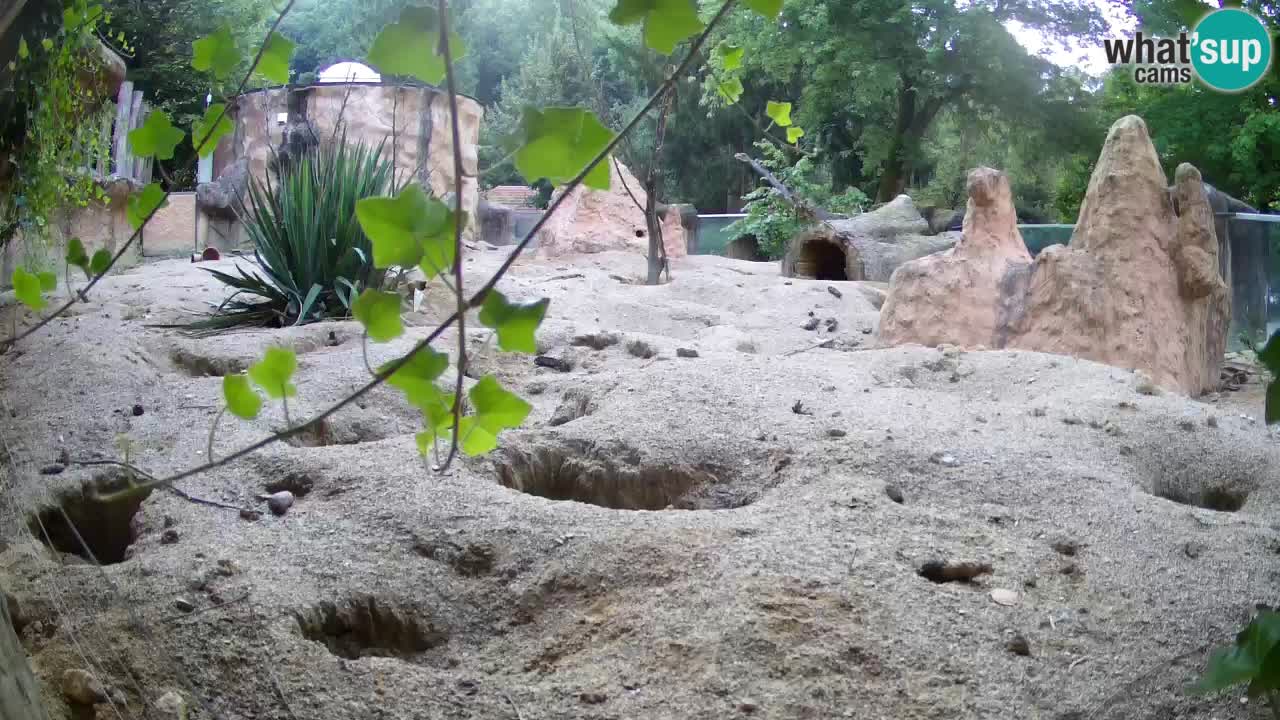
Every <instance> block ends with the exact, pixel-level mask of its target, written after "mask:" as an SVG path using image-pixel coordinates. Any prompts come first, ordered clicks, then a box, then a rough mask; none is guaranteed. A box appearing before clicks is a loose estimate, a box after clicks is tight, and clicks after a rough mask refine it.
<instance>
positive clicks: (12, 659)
mask: <svg viewBox="0 0 1280 720" xmlns="http://www.w3.org/2000/svg"><path fill="white" fill-rule="evenodd" d="M0 720H49V715H48V713H46V712H45V711H44V706H43V705H41V704H40V691H39V689H38V688H37V687H36V679H35V677H34V676H33V675H32V674H31V666H30V665H28V664H27V653H26V651H24V650H23V649H22V643H20V642H18V636H17V635H16V634H15V633H14V632H13V619H12V618H10V617H9V603H8V600H7V599H6V597H5V594H4V593H3V592H0Z"/></svg>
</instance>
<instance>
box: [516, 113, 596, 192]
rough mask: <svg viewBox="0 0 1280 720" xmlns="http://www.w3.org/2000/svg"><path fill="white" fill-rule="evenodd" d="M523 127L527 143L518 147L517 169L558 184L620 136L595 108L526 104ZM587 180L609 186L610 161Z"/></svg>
mask: <svg viewBox="0 0 1280 720" xmlns="http://www.w3.org/2000/svg"><path fill="white" fill-rule="evenodd" d="M520 130H521V133H522V135H523V138H522V139H523V140H524V144H523V145H521V146H520V148H519V149H518V150H516V156H515V165H516V170H519V171H520V174H521V175H523V176H524V178H525V180H528V181H529V182H530V183H534V182H537V181H538V180H539V179H541V178H546V179H547V180H549V181H550V182H551V183H552V184H554V185H562V184H564V183H566V182H568V181H570V180H572V179H573V178H574V177H575V176H576V175H577V174H578V173H579V172H581V171H582V169H583V168H584V167H586V166H587V164H588V163H590V162H591V161H592V160H594V159H595V157H596V155H599V154H600V152H601V151H603V150H604V149H605V148H606V147H608V145H609V143H610V142H612V141H613V139H614V137H616V136H617V133H615V132H613V131H612V130H610V129H609V128H607V127H605V126H604V125H603V124H601V122H600V120H599V119H598V118H597V117H596V116H595V114H594V113H592V112H591V111H589V110H586V109H583V108H569V107H563V108H561V107H552V108H545V109H543V110H535V109H533V108H526V109H525V111H524V116H523V117H522V118H521V119H520ZM583 183H584V184H585V185H586V186H587V187H590V188H595V189H596V190H608V189H609V163H607V162H602V163H599V164H597V165H596V166H595V168H594V169H592V170H591V172H589V173H587V176H586V178H584V179H583Z"/></svg>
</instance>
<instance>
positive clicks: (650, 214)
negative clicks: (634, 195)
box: [644, 173, 667, 285]
mask: <svg viewBox="0 0 1280 720" xmlns="http://www.w3.org/2000/svg"><path fill="white" fill-rule="evenodd" d="M644 192H645V199H644V224H645V229H646V230H647V231H648V233H649V256H648V261H649V272H648V274H647V276H646V277H645V283H646V284H648V285H657V284H658V283H660V282H662V271H663V270H665V269H666V267H667V247H666V245H663V244H662V223H661V222H659V220H658V201H657V196H658V184H657V183H656V182H654V173H649V176H648V178H647V179H646V180H645V184H644Z"/></svg>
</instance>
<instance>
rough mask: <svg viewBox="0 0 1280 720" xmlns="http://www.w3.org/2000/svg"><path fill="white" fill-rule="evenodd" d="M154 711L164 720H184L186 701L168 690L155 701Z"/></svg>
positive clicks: (176, 693)
mask: <svg viewBox="0 0 1280 720" xmlns="http://www.w3.org/2000/svg"><path fill="white" fill-rule="evenodd" d="M155 708H156V711H157V712H159V714H160V717H162V718H164V719H165V720H186V718H187V701H186V700H183V699H182V695H181V694H179V693H178V692H177V691H174V690H170V691H169V692H167V693H165V694H163V695H161V696H160V697H159V698H157V699H156V704H155Z"/></svg>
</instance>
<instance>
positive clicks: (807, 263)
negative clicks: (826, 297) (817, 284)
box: [796, 239, 849, 281]
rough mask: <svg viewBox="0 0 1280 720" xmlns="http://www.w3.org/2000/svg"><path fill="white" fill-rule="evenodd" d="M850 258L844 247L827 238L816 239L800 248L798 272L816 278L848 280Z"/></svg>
mask: <svg viewBox="0 0 1280 720" xmlns="http://www.w3.org/2000/svg"><path fill="white" fill-rule="evenodd" d="M846 268H848V258H847V257H846V256H845V252H844V249H843V248H841V247H840V246H839V245H836V244H835V243H833V242H829V241H827V240H821V239H814V240H811V241H809V242H807V243H805V244H804V247H802V248H800V257H799V258H798V259H797V260H796V274H797V275H798V276H800V277H808V278H813V279H814V280H836V281H841V280H848V279H849V273H848V270H847V269H846Z"/></svg>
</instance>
